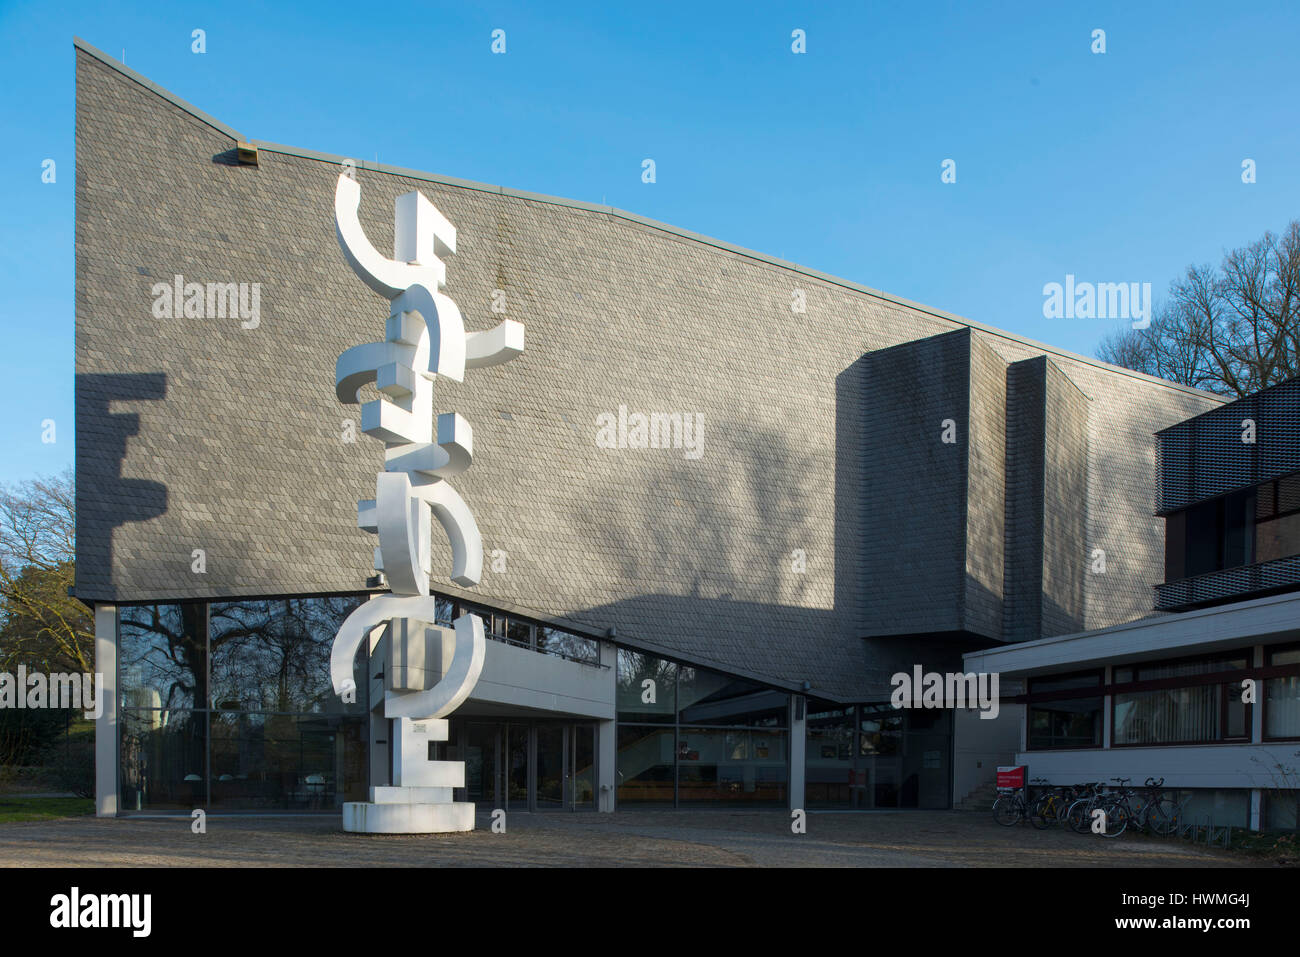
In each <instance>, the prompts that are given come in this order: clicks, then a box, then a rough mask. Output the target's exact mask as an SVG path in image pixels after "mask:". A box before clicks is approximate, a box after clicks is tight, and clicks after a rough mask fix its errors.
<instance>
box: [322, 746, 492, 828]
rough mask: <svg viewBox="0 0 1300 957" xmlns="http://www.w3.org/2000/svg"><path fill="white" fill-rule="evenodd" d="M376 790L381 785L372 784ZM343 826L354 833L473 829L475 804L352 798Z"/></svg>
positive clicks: (467, 802) (345, 806) (392, 789)
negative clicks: (384, 801)
mask: <svg viewBox="0 0 1300 957" xmlns="http://www.w3.org/2000/svg"><path fill="white" fill-rule="evenodd" d="M448 763H451V762H448ZM377 790H380V789H379V788H372V791H377ZM383 790H388V791H418V790H421V789H420V788H384V789H383ZM371 796H372V797H374V796H375V795H373V794H372V795H371ZM343 830H345V831H348V832H351V833H354V834H446V833H451V832H453V831H472V830H474V804H473V802H471V801H446V802H439V803H436V804H430V803H417V802H407V801H393V802H392V803H387V804H385V803H380V802H362V801H349V802H348V803H347V804H344V805H343Z"/></svg>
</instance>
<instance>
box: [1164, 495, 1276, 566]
mask: <svg viewBox="0 0 1300 957" xmlns="http://www.w3.org/2000/svg"><path fill="white" fill-rule="evenodd" d="M1255 491H1256V490H1255V489H1246V490H1245V491H1242V492H1234V493H1233V494H1232V495H1224V496H1221V497H1219V498H1216V499H1211V500H1210V501H1208V502H1201V503H1200V504H1198V505H1193V506H1192V507H1191V508H1187V509H1184V510H1183V511H1181V512H1175V513H1174V514H1172V515H1169V516H1168V517H1167V518H1166V520H1165V580H1166V581H1177V580H1179V579H1182V578H1191V577H1193V576H1196V575H1204V574H1207V573H1209V572H1215V571H1220V570H1222V569H1225V568H1237V567H1239V566H1241V565H1249V564H1251V563H1252V562H1254V561H1255V557H1254V540H1253V529H1254V523H1255V508H1256V504H1255Z"/></svg>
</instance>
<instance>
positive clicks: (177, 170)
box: [76, 45, 1219, 701]
mask: <svg viewBox="0 0 1300 957" xmlns="http://www.w3.org/2000/svg"><path fill="white" fill-rule="evenodd" d="M76 145H77V231H76V242H77V249H76V270H77V296H76V304H77V340H76V375H77V382H76V392H77V397H76V407H77V497H78V527H77V543H78V555H77V559H78V560H77V586H76V587H77V593H78V595H79V596H80V597H82V598H84V599H87V600H92V601H117V602H129V601H143V600H149V599H157V600H162V599H180V598H202V597H215V596H240V595H281V594H314V593H328V592H342V591H356V590H358V589H361V588H362V587H363V586H364V583H365V580H366V578H367V576H369V575H370V574H372V569H371V555H372V548H373V545H374V541H373V539H372V538H371V537H370V536H369V535H367V534H366V533H364V532H361V531H359V530H357V528H356V512H355V509H356V501H357V500H358V499H362V498H371V497H373V494H374V476H375V472H376V470H377V469H378V468H379V467H380V466H381V463H382V451H381V448H380V446H379V444H378V443H376V442H374V441H373V440H370V439H368V438H367V437H365V436H363V435H358V437H357V440H356V442H355V444H348V443H345V442H343V441H342V440H341V436H342V435H343V432H344V428H345V420H351V421H353V422H357V423H359V411H358V410H357V408H356V407H354V406H348V407H345V406H341V405H340V404H339V403H338V401H337V399H336V398H335V395H334V380H333V373H334V363H335V360H336V358H337V356H338V355H339V354H340V353H341V352H343V351H344V350H345V349H347V348H348V347H350V346H353V345H356V344H358V343H362V342H369V341H375V340H377V339H380V338H382V335H383V329H384V318H385V317H386V315H387V303H386V302H384V301H383V300H381V299H379V298H378V297H377V296H375V295H374V294H373V293H371V292H370V291H369V290H368V289H367V288H366V287H365V286H364V285H363V284H362V283H361V282H360V281H358V280H357V278H356V277H355V276H354V274H353V273H352V272H351V270H350V269H348V268H347V266H346V264H345V263H344V261H343V258H342V255H341V253H340V251H339V248H338V243H337V241H336V239H335V235H334V226H333V222H332V200H333V193H334V183H335V180H336V178H337V176H338V174H339V169H340V166H339V161H340V158H339V157H326V156H322V155H318V154H312V153H310V151H306V150H295V149H290V148H287V147H277V146H273V145H270V144H266V143H262V144H260V153H259V162H258V165H256V166H241V165H238V164H237V163H235V162H234V160H233V159H232V150H233V148H234V146H235V133H234V131H233V130H232V129H230V128H229V127H226V126H224V125H223V124H221V123H219V122H217V121H213V120H210V119H208V118H205V117H203V116H202V115H201V114H199V113H198V111H196V110H193V109H192V108H186V107H184V106H183V105H182V104H179V103H178V102H177V101H176V100H175V99H174V98H172V97H169V96H168V95H165V94H163V93H162V92H161V91H159V90H157V88H155V87H152V85H150V84H148V83H147V81H143V80H142V79H141V78H139V77H137V76H136V75H135V74H134V73H132V72H131V71H129V70H126V69H125V68H123V67H121V66H120V65H118V64H116V63H114V62H112V61H110V60H109V59H108V58H106V57H104V56H103V55H102V54H98V53H96V52H95V51H93V50H91V49H89V48H87V47H85V46H84V45H79V46H78V50H77V138H76ZM357 166H358V172H357V178H358V182H359V183H360V184H361V188H362V205H361V219H362V222H363V224H364V225H365V227H366V230H367V233H368V235H369V236H370V237H371V240H372V242H374V243H375V245H376V247H377V248H379V249H381V250H385V249H386V248H387V243H388V241H389V238H388V237H389V236H390V235H391V229H392V203H393V200H394V198H395V197H397V196H398V195H400V194H402V193H404V192H407V191H409V190H412V189H419V190H421V191H422V192H424V194H425V195H426V196H427V197H428V198H429V199H430V200H431V201H432V202H433V203H434V204H435V205H436V206H437V207H438V208H439V210H441V211H442V212H443V213H444V214H445V215H446V216H447V217H448V218H449V219H450V220H451V221H452V222H453V223H454V224H455V225H456V227H457V229H458V232H459V241H458V250H457V253H456V254H455V255H454V256H451V257H449V259H448V263H447V265H448V289H447V292H448V294H449V295H450V296H451V297H452V298H453V299H455V300H456V302H457V303H458V304H459V306H460V308H461V310H462V312H463V313H464V315H465V317H466V325H467V327H468V328H471V329H482V328H487V327H488V326H489V325H491V324H493V323H494V322H495V320H496V318H497V317H495V316H493V315H491V313H490V297H491V294H492V290H494V289H503V290H505V294H506V302H507V313H506V314H507V316H509V317H510V318H513V319H516V320H519V321H520V322H522V323H523V324H524V325H525V327H526V329H527V337H528V345H527V350H526V352H525V353H524V355H523V356H522V357H521V358H519V359H517V360H515V361H514V362H511V363H509V364H508V365H506V366H503V367H499V368H494V369H485V370H470V371H469V372H468V373H467V375H466V380H465V382H464V383H462V384H456V383H448V382H446V381H445V380H439V382H438V385H437V394H436V407H437V410H438V411H458V412H460V413H462V414H463V415H464V416H465V417H466V418H467V419H468V420H469V421H470V422H471V424H472V426H473V429H474V446H475V462H474V467H473V468H472V469H471V470H470V471H469V472H467V473H466V474H465V475H463V476H459V477H457V479H456V480H455V481H454V483H453V484H454V485H455V486H456V488H457V489H458V490H459V491H460V492H461V493H462V495H463V496H464V498H465V500H466V502H467V503H468V504H469V506H470V508H471V509H472V510H473V512H474V514H475V516H476V518H477V521H478V524H479V527H480V529H481V530H482V532H483V538H484V546H485V551H488V552H491V551H492V550H495V549H500V550H501V551H503V552H504V554H505V556H506V570H505V571H504V572H496V573H494V572H492V571H490V570H488V571H486V573H485V576H484V581H483V582H482V584H481V585H480V586H479V587H478V588H476V589H474V595H475V597H476V599H477V600H481V601H483V602H485V603H489V604H494V605H497V606H499V607H502V608H504V609H507V610H514V611H518V612H520V613H524V614H527V615H530V616H533V617H536V618H538V619H541V620H554V621H556V622H558V623H561V624H564V625H566V626H569V627H574V628H577V629H579V630H584V631H587V632H588V633H592V634H597V635H600V634H605V633H606V631H607V630H608V629H609V628H616V629H617V634H618V637H619V640H620V641H621V642H625V643H627V644H631V645H634V646H637V647H643V648H646V649H649V650H657V651H659V652H662V653H666V654H670V655H673V656H678V657H681V658H684V659H686V660H689V661H693V662H696V663H699V664H701V665H711V666H714V667H718V668H721V669H723V670H726V671H729V672H732V673H736V674H741V675H747V676H751V677H756V678H759V679H761V680H764V681H767V682H770V683H773V684H777V685H779V686H782V687H790V688H798V687H800V686H801V685H802V683H803V682H804V681H807V682H809V684H810V686H811V688H812V689H813V691H814V693H816V694H820V695H823V696H826V697H831V698H839V699H842V700H850V701H852V700H861V699H862V698H863V697H865V696H866V695H868V694H873V693H876V692H877V691H878V690H879V688H880V686H881V682H882V681H883V680H884V679H885V678H886V677H887V675H888V674H889V673H890V672H891V671H892V670H894V664H895V662H909V663H910V662H911V661H916V660H922V661H924V660H926V659H927V658H931V659H932V660H933V661H934V663H935V664H936V665H937V664H939V663H941V661H942V662H951V663H952V664H953V665H956V664H958V663H959V660H960V659H959V658H958V657H956V654H957V652H958V651H959V650H962V649H966V650H969V649H970V648H971V647H972V646H973V645H975V644H978V643H979V642H984V643H989V642H993V641H1000V640H1003V639H1014V640H1019V639H1021V638H1027V637H1038V635H1039V632H1040V631H1041V632H1044V633H1046V632H1049V631H1052V630H1055V629H1067V628H1071V627H1079V626H1080V625H1082V626H1085V627H1088V628H1096V627H1104V626H1107V625H1110V624H1114V623H1117V622H1121V621H1126V620H1130V619H1133V618H1138V617H1142V616H1144V615H1147V614H1150V611H1151V585H1152V584H1153V583H1154V582H1156V581H1159V580H1160V574H1161V556H1162V528H1161V524H1160V520H1159V519H1157V518H1156V517H1155V516H1154V515H1153V514H1152V502H1151V487H1152V481H1153V475H1154V441H1153V437H1152V436H1153V433H1154V432H1155V431H1157V430H1159V429H1161V428H1164V427H1167V426H1169V425H1171V424H1173V423H1175V422H1179V421H1181V420H1183V419H1186V418H1187V417H1189V416H1192V415H1195V414H1197V413H1200V412H1204V411H1206V410H1208V409H1211V408H1213V407H1215V406H1216V405H1217V404H1218V403H1219V400H1218V399H1216V398H1214V397H1212V396H1208V395H1206V394H1203V393H1198V392H1195V391H1193V390H1189V389H1184V388H1181V387H1178V386H1173V385H1170V384H1168V383H1162V382H1160V381H1158V380H1154V379H1151V378H1148V377H1145V376H1141V375H1137V374H1134V373H1129V372H1126V371H1124V370H1119V369H1115V368H1113V367H1108V366H1105V365H1103V364H1101V363H1098V362H1095V361H1091V360H1087V359H1083V358H1081V357H1076V356H1072V355H1070V354H1067V353H1062V352H1059V351H1057V350H1054V349H1051V348H1050V347H1047V346H1042V345H1035V344H1033V343H1030V342H1027V341H1024V340H1022V339H1019V338H1017V337H1014V336H1011V335H1008V334H1004V333H1000V332H998V331H997V330H995V329H989V328H986V327H981V326H975V325H973V324H970V323H967V322H964V321H962V320H960V319H958V318H956V317H952V316H948V315H945V314H942V313H938V312H936V311H932V310H929V309H926V308H924V307H922V306H918V305H915V304H910V303H907V302H903V301H900V300H896V299H893V298H891V297H889V296H887V295H885V294H882V293H878V292H874V291H872V290H868V289H865V288H863V287H859V286H856V285H854V284H852V283H847V282H845V281H843V280H836V279H834V278H833V277H829V276H824V275H821V274H818V273H815V272H812V271H811V270H807V269H803V268H801V267H795V266H792V265H791V264H784V263H781V262H779V261H777V260H773V259H770V258H768V257H764V256H761V255H759V254H756V253H751V252H748V251H745V250H740V249H737V248H735V247H731V246H728V245H727V244H725V243H720V242H718V241H716V240H708V239H705V238H704V237H697V236H694V235H692V234H689V233H685V232H683V231H681V230H675V229H673V228H671V227H666V226H663V225H661V224H655V223H652V222H650V221H648V220H643V219H641V218H640V217H636V216H633V215H631V214H627V213H622V212H619V211H617V210H612V209H609V208H607V207H596V206H590V205H586V204H581V203H575V202H571V201H566V200H555V199H551V198H547V197H537V196H531V195H528V194H520V193H515V192H511V191H508V190H503V189H500V188H497V187H489V186H482V185H480V184H470V183H464V182H461V181H457V180H448V179H444V178H439V177H437V176H433V175H426V174H417V173H412V172H409V171H394V170H392V169H388V168H377V167H375V166H374V164H368V163H364V162H358V163H357ZM177 274H180V275H183V276H184V277H185V279H186V281H196V282H235V283H240V282H246V283H260V284H261V300H260V303H261V316H260V324H259V325H258V326H257V328H254V329H245V328H242V327H241V324H240V322H239V320H238V319H185V318H174V319H158V318H155V317H154V316H153V314H152V311H151V305H152V302H153V296H152V295H151V292H150V290H151V287H152V286H153V285H154V284H155V283H158V282H171V281H172V279H173V277H174V276H175V275H177ZM796 290H801V291H802V292H803V293H804V295H805V296H806V300H807V308H806V312H803V313H795V312H792V310H791V301H792V297H793V294H794V292H795V291H796ZM936 337H937V338H936ZM909 344H910V345H909ZM882 350H888V351H887V352H886V351H882ZM1043 357H1046V358H1043ZM882 359H883V361H881V360H882ZM1026 360H1028V361H1031V362H1033V361H1038V363H1039V366H1038V367H1037V368H1036V369H1035V370H1033V371H1032V373H1031V374H1029V375H1028V376H1027V377H1028V378H1030V379H1034V381H1035V382H1036V383H1037V384H1036V386H1033V385H1032V384H1031V385H1030V386H1026V387H1025V388H1029V390H1030V391H1031V392H1032V390H1033V388H1037V390H1038V391H1037V392H1036V393H1033V395H1034V398H1033V399H1032V401H1034V402H1039V399H1038V398H1037V396H1040V395H1041V396H1042V399H1041V402H1042V403H1043V405H1042V409H1041V410H1040V411H1038V412H1037V413H1035V414H1036V415H1037V418H1035V417H1034V415H1032V414H1028V413H1026V412H1025V411H1024V409H1023V408H1022V407H1021V406H1020V405H1018V404H1017V403H1018V402H1019V401H1020V398H1019V397H1021V395H1022V392H1023V391H1024V389H1023V388H1022V385H1021V383H1020V381H1019V379H1018V378H1017V377H1016V375H1015V373H1013V374H1012V375H1011V377H1010V378H1008V369H1009V368H1011V369H1018V368H1020V366H1018V365H1017V364H1019V363H1023V362H1025V361H1026ZM1035 377H1036V379H1035ZM620 406H626V407H627V409H628V410H629V411H639V412H643V413H644V412H652V411H664V412H682V413H701V414H702V415H703V418H704V432H703V441H704V446H703V448H704V453H703V456H702V457H701V458H699V459H698V460H691V459H688V458H687V457H686V456H685V455H684V454H683V452H682V450H641V451H638V450H622V451H620V450H610V449H602V448H600V447H598V446H597V444H596V441H595V435H596V425H595V422H596V417H597V416H598V415H599V414H601V413H604V412H613V413H617V411H618V409H619V407H620ZM936 416H937V417H938V418H936ZM949 417H951V418H954V419H955V420H956V421H957V423H958V426H959V428H958V435H959V442H958V443H957V445H955V446H949V445H941V444H940V443H939V431H940V430H939V419H943V418H949ZM1026 429H1027V430H1029V432H1031V433H1032V437H1031V438H1026V439H1022V438H1020V436H1021V435H1022V433H1023V432H1024V430H1026ZM1021 441H1025V442H1031V443H1033V449H1032V454H1030V455H1029V457H1028V458H1026V457H1025V450H1024V448H1021V447H1020V445H1019V443H1020V442H1021ZM1027 463H1028V464H1027ZM1036 463H1042V468H1041V469H1040V468H1039V467H1038V465H1037V464H1036ZM1044 476H1045V477H1044ZM1022 488H1024V489H1026V490H1028V491H1026V493H1025V494H1027V495H1030V496H1031V497H1032V501H1030V502H1029V503H1028V507H1027V508H1024V509H1021V508H1020V507H1019V506H1013V507H1012V508H1011V510H1010V511H1009V510H1008V506H1007V501H1008V499H1009V498H1011V499H1014V497H1015V495H1016V494H1019V491H1018V490H1021V489H1022ZM909 501H912V502H916V503H919V504H918V505H917V507H915V508H911V509H910V510H908V509H903V510H902V511H900V508H903V506H905V505H906V503H908V502H909ZM1021 504H1024V503H1021ZM1026 523H1027V524H1026ZM435 531H437V529H436V527H435ZM1022 539H1024V540H1030V541H1035V542H1038V543H1039V544H1038V546H1037V547H1038V548H1039V549H1040V550H1041V552H1042V555H1043V559H1042V563H1041V567H1040V568H1038V569H1037V570H1035V569H1034V568H1028V569H1025V568H1023V567H1022V566H1023V562H1022V563H1021V564H1020V565H1016V564H1015V563H1009V562H1008V560H1007V556H1006V554H1005V553H1006V551H1007V549H1008V548H1012V549H1014V547H1016V546H1015V544H1014V543H1015V542H1018V541H1021V540H1022ZM1096 548H1102V549H1104V550H1105V551H1106V556H1107V571H1106V572H1105V574H1091V573H1089V572H1088V569H1087V563H1086V561H1085V558H1086V556H1087V555H1088V554H1090V553H1091V552H1092V550H1093V549H1096ZM195 549H202V551H203V553H204V556H205V561H206V570H205V571H204V572H203V573H202V574H199V573H196V572H195V571H193V570H192V569H193V557H192V556H193V554H194V550H195ZM795 550H800V551H801V552H802V553H803V555H804V558H805V561H806V570H805V571H802V572H799V571H796V570H795V567H794V562H793V560H792V553H793V552H794V551H795ZM449 561H450V558H449V552H448V549H447V547H446V544H445V542H444V541H441V540H440V539H439V536H438V535H437V534H435V539H434V572H435V579H436V580H438V581H439V582H440V584H439V585H437V586H436V587H439V588H440V589H442V590H445V591H447V592H449V593H453V594H456V593H460V592H459V590H458V589H456V588H454V587H451V586H449V585H446V584H445V581H446V569H447V568H448V567H449ZM1030 564H1031V565H1033V564H1035V563H1032V562H1031V563H1030ZM1008 569H1012V571H1011V573H1010V575H1011V578H1010V579H1008ZM1016 569H1019V570H1016ZM1040 580H1041V594H1034V593H1033V592H1034V589H1035V588H1039V586H1038V585H1035V584H1033V583H1034V582H1036V581H1040ZM1026 582H1028V583H1029V584H1028V585H1027V586H1026ZM1026 589H1028V591H1027V590H1026ZM1024 602H1028V605H1025V604H1023V603H1024ZM888 636H895V637H893V638H890V637H888ZM868 638H872V640H866V639H868Z"/></svg>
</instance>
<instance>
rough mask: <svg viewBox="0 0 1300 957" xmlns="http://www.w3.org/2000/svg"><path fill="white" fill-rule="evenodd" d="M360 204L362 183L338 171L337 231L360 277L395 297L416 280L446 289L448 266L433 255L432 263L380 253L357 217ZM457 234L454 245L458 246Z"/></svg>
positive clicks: (432, 287) (380, 293)
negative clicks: (391, 256) (396, 257)
mask: <svg viewBox="0 0 1300 957" xmlns="http://www.w3.org/2000/svg"><path fill="white" fill-rule="evenodd" d="M360 208H361V184H359V183H358V182H357V181H356V180H354V179H352V178H351V177H349V176H347V175H346V174H344V173H340V174H339V179H338V183H337V184H336V185H335V187H334V231H335V233H336V234H337V236H338V240H339V246H341V247H342V248H343V256H344V257H345V258H346V259H347V261H348V265H349V266H351V267H352V271H353V272H355V273H356V274H357V275H358V276H359V277H361V281H362V282H364V283H365V284H366V285H367V286H369V287H370V288H371V289H373V290H374V291H375V292H377V293H379V295H381V296H383V297H384V298H385V299H396V298H397V297H398V296H400V295H401V294H402V293H403V291H405V289H406V287H407V286H410V285H412V284H413V283H423V284H425V285H427V286H428V287H429V288H430V289H443V288H445V287H446V285H447V267H446V266H445V265H444V264H443V262H442V260H440V259H438V258H436V257H432V258H433V261H432V262H430V263H422V264H414V263H410V262H398V261H397V260H395V259H389V258H388V257H387V256H384V255H382V254H380V252H379V250H377V249H375V247H374V246H372V245H371V244H370V240H369V239H367V238H366V231H365V230H364V229H363V228H362V226H361V220H360V219H358V218H357V211H358V210H359V209H360ZM455 243H456V240H455V237H454V236H453V237H452V241H451V247H452V248H453V249H454V248H455Z"/></svg>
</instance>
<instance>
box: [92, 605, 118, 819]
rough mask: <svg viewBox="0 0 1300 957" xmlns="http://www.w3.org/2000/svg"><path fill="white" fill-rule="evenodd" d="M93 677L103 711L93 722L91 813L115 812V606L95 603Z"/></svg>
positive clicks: (99, 815)
mask: <svg viewBox="0 0 1300 957" xmlns="http://www.w3.org/2000/svg"><path fill="white" fill-rule="evenodd" d="M95 678H96V682H97V684H98V694H99V700H98V701H96V702H95V703H96V704H97V705H99V704H100V703H101V702H102V707H103V711H102V712H101V714H100V716H99V718H98V719H96V721H95V816H96V817H116V816H117V811H118V805H117V794H118V781H119V775H118V767H117V762H118V757H119V755H120V753H121V751H120V749H119V748H118V742H117V606H116V605H101V604H96V605H95Z"/></svg>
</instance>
